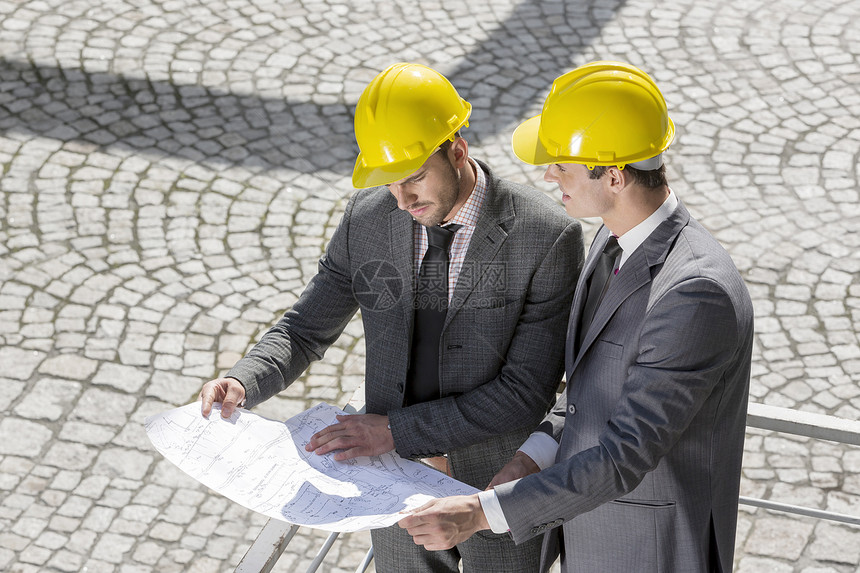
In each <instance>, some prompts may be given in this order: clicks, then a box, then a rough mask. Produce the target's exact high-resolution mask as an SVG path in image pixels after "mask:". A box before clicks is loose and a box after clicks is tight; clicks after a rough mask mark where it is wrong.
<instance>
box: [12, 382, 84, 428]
mask: <svg viewBox="0 0 860 573" xmlns="http://www.w3.org/2000/svg"><path fill="white" fill-rule="evenodd" d="M80 392H81V384H80V383H78V382H71V381H68V380H55V379H50V378H49V379H42V380H39V381H37V382H36V384H35V385H34V386H33V387H32V389H30V390H29V391H28V392H27V394H26V395H25V396H24V398H23V399H22V400H21V402H20V403H19V404H18V405H17V406H15V408H14V412H15V413H16V414H18V415H19V416H22V417H24V418H30V419H46V420H58V419H59V418H60V416H62V415H63V412H64V410H65V409H66V408H67V407H68V404H70V403H72V402H73V401H74V399H75V398H76V397H77V396H78V394H80Z"/></svg>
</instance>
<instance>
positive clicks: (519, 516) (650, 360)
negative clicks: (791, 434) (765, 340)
mask: <svg viewBox="0 0 860 573" xmlns="http://www.w3.org/2000/svg"><path fill="white" fill-rule="evenodd" d="M740 336H741V333H740V332H739V326H738V320H737V317H736V313H735V309H734V308H733V306H732V303H731V300H730V298H729V296H728V295H727V294H726V293H725V291H724V290H723V289H722V288H721V287H720V286H719V285H717V284H716V283H715V282H713V281H712V280H709V279H704V278H695V279H690V280H687V281H685V282H682V283H680V284H678V285H676V286H674V287H673V288H671V289H669V290H668V291H667V293H666V294H664V295H663V296H662V297H661V299H660V300H659V301H657V302H656V303H655V304H654V306H653V307H652V309H651V311H650V312H649V313H648V315H647V316H646V319H645V322H644V324H643V329H642V332H641V334H640V338H639V341H638V344H639V350H638V353H637V359H636V361H635V363H634V364H633V365H632V366H631V367H630V369H629V370H628V376H627V379H626V380H625V382H624V385H623V392H622V399H621V400H619V402H618V404H617V406H616V408H615V410H614V411H613V413H612V415H611V416H610V419H609V420H608V421H607V422H606V424H605V426H604V427H603V429H602V431H601V432H600V434H599V437H598V439H597V443H596V444H595V445H594V446H593V447H591V448H589V449H586V450H583V451H581V452H579V453H577V454H575V455H573V456H572V457H570V458H568V459H566V460H565V461H562V462H559V463H557V464H555V465H554V466H552V467H551V468H548V469H546V470H544V471H541V472H539V473H537V474H534V475H531V476H528V477H526V478H523V479H521V480H517V481H513V482H510V483H507V484H503V485H501V486H498V487H496V493H497V494H498V496H499V501H500V504H501V506H502V510H503V512H504V514H505V517H506V519H507V521H508V524H509V525H510V528H511V534H512V535H513V538H514V541H515V542H516V543H520V542H522V541H524V540H526V539H529V538H531V537H534V536H535V535H538V534H540V533H542V532H543V531H545V529H546V528H547V525H549V526H556V525H558V524H560V523H561V522H564V521H569V520H570V519H573V518H574V517H576V516H578V515H580V514H582V513H585V512H587V511H590V510H592V509H594V508H595V507H597V506H599V505H601V504H603V503H605V502H608V501H611V500H613V499H617V498H619V497H621V496H623V495H624V494H626V493H628V492H630V491H632V490H633V489H634V488H636V486H637V485H638V484H639V483H640V482H641V481H642V479H643V478H644V476H645V475H646V474H647V473H648V472H649V471H651V470H653V469H654V468H655V467H656V466H657V464H658V463H659V462H660V460H661V459H662V458H663V456H665V455H666V453H667V452H668V451H669V450H670V449H671V448H672V447H673V445H674V444H675V443H676V442H677V441H678V439H679V438H680V436H681V435H682V434H683V432H684V431H685V429H686V428H687V427H688V426H689V424H690V423H691V421H692V419H693V418H694V417H695V416H696V413H697V412H698V411H699V409H700V408H701V406H702V405H703V404H704V402H705V400H707V399H708V397H709V396H710V395H711V394H712V393H713V392H715V391H721V389H720V388H719V386H720V384H721V382H722V381H723V374H724V373H725V372H726V370H727V369H728V368H729V367H730V366H731V365H732V364H733V363H734V361H736V360H737V354H738V352H739V348H738V347H739V339H740ZM589 382H591V381H589Z"/></svg>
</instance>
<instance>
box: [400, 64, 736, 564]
mask: <svg viewBox="0 0 860 573" xmlns="http://www.w3.org/2000/svg"><path fill="white" fill-rule="evenodd" d="M673 135H674V126H673V124H672V122H671V120H670V119H669V116H668V113H667V110H666V103H665V100H664V99H663V96H662V94H661V93H660V91H659V89H658V88H657V86H656V85H655V84H654V82H653V80H652V79H651V78H650V77H649V76H648V75H647V74H645V73H644V72H642V71H641V70H639V69H637V68H635V67H633V66H630V65H627V64H622V63H619V62H595V63H592V64H588V65H586V66H582V67H580V68H578V69H576V70H573V71H572V72H569V73H567V74H565V75H563V76H561V77H560V78H558V79H557V80H556V81H555V83H554V84H553V87H552V91H551V92H550V94H549V96H548V97H547V100H546V102H545V104H544V108H543V111H542V113H541V115H539V116H536V117H534V118H532V119H530V120H528V121H526V122H525V123H523V124H522V125H520V127H519V128H517V130H516V132H515V133H514V137H513V143H514V151H515V153H516V154H517V155H518V156H519V157H520V158H521V159H523V160H524V161H526V162H528V163H532V164H536V165H549V167H548V169H547V171H546V175H545V179H546V180H547V181H551V182H554V183H556V184H558V186H559V189H560V190H561V192H562V200H563V201H564V203H565V208H566V210H567V212H568V213H569V214H570V215H572V216H576V217H601V218H602V220H603V223H604V226H603V227H601V228H600V229H599V230H598V232H597V235H596V237H595V239H594V242H593V244H592V247H591V250H590V252H589V254H588V257H587V258H586V263H585V267H584V269H583V273H582V277H581V280H580V281H579V283H578V285H577V288H576V294H575V297H574V301H573V305H572V309H571V313H570V323H569V326H568V332H567V349H566V367H567V368H566V374H567V386H566V391H565V392H564V394H563V395H562V396H561V397H560V399H559V400H558V402H557V403H556V405H555V407H554V408H553V409H552V411H551V412H550V413H549V414H548V415H547V417H546V418H545V419H544V421H543V423H542V424H541V425H540V426H539V427H538V431H537V432H535V433H534V434H533V435H532V436H531V437H530V438H529V440H528V441H527V442H526V443H525V444H524V445H523V446H522V448H520V450H519V451H518V452H517V453H516V454H515V455H514V457H513V459H512V460H511V462H510V463H508V464H507V465H506V466H505V468H504V469H503V470H502V471H501V472H499V474H498V475H497V476H496V477H495V478H494V479H493V482H492V484H491V486H493V487H494V490H488V491H484V492H481V493H480V494H478V495H476V496H464V497H453V498H447V499H444V500H435V501H433V502H430V503H429V504H427V505H425V506H424V507H423V508H419V509H418V510H416V511H415V512H414V514H413V515H411V516H409V517H407V518H405V519H403V520H402V521H401V525H402V526H403V527H405V528H406V529H407V530H408V531H409V533H410V534H412V535H413V537H414V539H415V542H416V543H418V544H421V545H423V546H425V547H426V548H428V549H442V548H444V547H446V546H447V545H449V544H450V543H458V542H462V539H464V538H468V536H469V535H471V534H472V533H473V532H475V531H479V530H482V529H491V530H493V531H497V532H502V531H509V532H510V535H511V536H512V537H513V539H514V541H516V542H517V543H523V542H525V541H527V540H530V539H534V538H536V537H537V536H540V535H543V537H544V548H543V558H542V567H541V570H542V571H545V570H546V569H548V568H549V565H550V564H551V563H552V562H553V561H554V560H555V559H556V557H557V556H558V555H559V553H560V554H561V569H562V571H563V572H565V573H567V572H574V571H575V572H587V573H593V572H601V571H613V572H614V571H636V572H652V571H653V572H657V571H666V572H682V571H683V572H685V573H686V572H701V571H709V572H727V571H731V569H732V563H733V561H732V556H733V552H734V537H735V526H736V521H737V502H738V489H739V482H740V470H741V459H742V455H743V441H744V431H745V421H746V407H747V394H748V388H749V377H750V363H751V353H752V342H753V309H752V303H751V301H750V297H749V293H748V292H747V289H746V287H745V285H744V283H743V280H742V279H741V277H740V275H739V273H738V272H737V269H736V268H735V266H734V264H733V263H732V261H731V259H730V257H729V255H728V254H727V253H726V252H725V251H724V250H723V248H722V247H721V246H720V245H719V244H718V243H717V241H716V240H715V239H714V238H713V237H712V236H711V235H710V234H709V233H708V232H707V231H705V229H704V228H703V227H702V226H701V225H700V224H699V223H698V222H696V221H695V220H694V219H693V218H692V217H691V216H690V213H689V212H688V211H687V209H686V208H685V207H684V205H683V204H681V202H680V201H679V199H678V198H677V197H676V196H675V194H674V193H673V192H672V190H671V189H670V188H669V186H668V184H667V182H666V179H665V168H664V166H663V161H662V153H663V151H664V150H665V149H666V148H667V147H668V146H669V144H670V143H671V141H672V137H673Z"/></svg>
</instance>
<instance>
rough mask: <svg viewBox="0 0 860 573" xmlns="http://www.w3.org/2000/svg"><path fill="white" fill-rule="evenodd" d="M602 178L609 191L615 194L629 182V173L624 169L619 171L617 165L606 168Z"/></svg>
mask: <svg viewBox="0 0 860 573" xmlns="http://www.w3.org/2000/svg"><path fill="white" fill-rule="evenodd" d="M603 177H604V178H605V180H606V185H607V186H608V187H609V189H610V190H612V191H614V192H616V193H617V192H619V191H621V190H622V189H624V188H625V187H626V186H627V183H629V182H630V177H629V173H628V172H627V171H625V170H624V169H619V168H618V166H617V165H613V166H611V167H609V168H607V169H606V173H605V174H604V175H603Z"/></svg>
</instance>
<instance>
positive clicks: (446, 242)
mask: <svg viewBox="0 0 860 573" xmlns="http://www.w3.org/2000/svg"><path fill="white" fill-rule="evenodd" d="M459 228H460V225H448V226H447V227H439V226H434V227H427V252H426V253H424V259H423V260H422V261H421V268H420V269H419V271H418V288H417V289H416V291H415V326H414V329H413V331H412V362H411V363H410V365H409V377H408V380H407V385H406V403H407V404H418V403H420V402H427V401H428V400H434V399H436V398H438V397H439V338H440V337H441V335H442V326H443V325H444V324H445V315H447V314H448V249H449V248H450V246H451V241H452V240H453V239H454V233H456V232H457V229H459Z"/></svg>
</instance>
